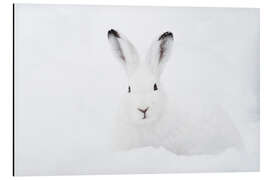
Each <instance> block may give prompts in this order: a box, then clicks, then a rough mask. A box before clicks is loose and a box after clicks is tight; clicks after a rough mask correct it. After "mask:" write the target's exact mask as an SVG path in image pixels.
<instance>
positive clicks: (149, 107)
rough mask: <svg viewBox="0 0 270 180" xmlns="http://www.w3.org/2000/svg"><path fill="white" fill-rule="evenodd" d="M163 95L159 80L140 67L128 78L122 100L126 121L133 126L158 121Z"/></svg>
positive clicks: (145, 68)
mask: <svg viewBox="0 0 270 180" xmlns="http://www.w3.org/2000/svg"><path fill="white" fill-rule="evenodd" d="M165 100H166V97H165V93H164V92H163V90H162V87H161V84H160V82H159V79H158V77H157V76H155V74H153V73H152V72H151V71H150V70H149V68H148V67H147V66H144V65H140V67H138V69H137V70H136V71H135V72H134V74H133V75H132V76H131V77H130V78H129V83H128V88H127V92H126V97H125V100H124V104H125V105H124V106H125V107H128V108H125V111H126V112H125V113H126V114H127V116H128V119H126V120H127V121H129V122H132V123H135V124H145V123H152V122H154V121H158V120H159V119H160V117H161V116H162V114H163V112H164V105H165Z"/></svg>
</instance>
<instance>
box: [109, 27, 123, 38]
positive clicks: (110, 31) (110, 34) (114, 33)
mask: <svg viewBox="0 0 270 180" xmlns="http://www.w3.org/2000/svg"><path fill="white" fill-rule="evenodd" d="M110 36H115V37H117V38H120V35H119V33H118V32H117V31H116V30H114V29H111V30H109V31H108V37H110Z"/></svg>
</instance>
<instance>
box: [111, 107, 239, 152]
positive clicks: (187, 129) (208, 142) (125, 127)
mask: <svg viewBox="0 0 270 180" xmlns="http://www.w3.org/2000/svg"><path fill="white" fill-rule="evenodd" d="M123 108H124V107H121V106H120V109H121V110H120V112H119V113H118V116H117V118H116V119H115V122H114V123H115V127H114V136H113V142H114V148H115V149H116V150H120V151H121V150H130V149H134V148H139V147H147V146H152V147H156V148H159V147H163V148H166V149H167V150H169V151H171V152H173V153H175V154H188V155H192V154H213V153H218V152H222V151H224V150H226V149H227V148H230V147H240V146H241V138H240V136H239V134H238V131H237V129H236V128H235V127H234V126H233V122H231V121H230V118H228V117H227V116H226V113H225V112H223V111H222V110H221V109H215V112H213V111H212V112H211V110H209V109H208V111H207V110H205V109H204V110H205V111H201V112H199V113H197V114H196V115H194V114H193V113H191V112H187V111H184V110H183V111H181V107H178V108H173V107H171V106H168V107H167V108H168V109H166V111H165V113H164V115H163V116H162V117H161V119H160V120H159V121H156V122H154V123H151V124H144V125H134V124H129V123H126V121H124V122H123V119H124V118H127V117H126V116H125V115H124V113H123V112H122V110H123ZM169 108H170V109H169ZM182 108H183V109H185V110H186V109H187V108H188V107H182ZM192 108H193V109H196V107H194V106H193V107H192ZM179 109H180V110H179ZM177 114H178V115H177Z"/></svg>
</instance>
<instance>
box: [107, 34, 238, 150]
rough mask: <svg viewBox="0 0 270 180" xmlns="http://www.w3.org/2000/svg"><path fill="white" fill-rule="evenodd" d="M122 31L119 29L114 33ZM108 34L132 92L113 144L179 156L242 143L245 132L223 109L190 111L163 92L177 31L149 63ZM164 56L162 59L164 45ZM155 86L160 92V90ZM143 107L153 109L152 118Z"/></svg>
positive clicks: (122, 39) (126, 97) (152, 53)
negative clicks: (241, 133)
mask: <svg viewBox="0 0 270 180" xmlns="http://www.w3.org/2000/svg"><path fill="white" fill-rule="evenodd" d="M114 32H116V31H114ZM118 35H119V36H120V37H116V36H115V35H114V34H113V33H111V34H110V33H109V34H108V38H109V42H110V44H111V47H112V49H113V52H114V54H115V55H116V57H117V59H118V60H119V61H120V62H121V64H123V66H124V68H125V70H126V72H127V75H128V81H129V82H128V85H129V86H130V88H131V92H130V93H128V92H127V93H126V94H125V95H124V97H123V99H122V100H121V103H120V107H119V112H118V116H117V118H116V120H115V123H114V124H115V127H114V135H113V143H114V147H115V148H116V149H118V150H129V149H132V148H138V147H145V146H152V147H161V146H162V147H164V148H166V149H167V150H169V151H171V152H173V153H175V154H210V153H218V152H220V151H223V150H225V149H226V148H228V147H231V146H238V145H240V144H241V140H240V136H239V133H238V131H237V129H236V128H235V127H234V125H233V123H232V122H231V121H230V118H229V117H228V116H227V115H226V114H225V113H224V112H223V111H222V108H219V107H217V108H215V109H214V110H211V109H207V110H205V111H204V110H203V108H197V109H202V110H201V112H200V113H198V112H197V113H194V114H192V113H188V112H190V111H188V110H187V109H188V108H193V109H196V108H194V107H187V106H184V105H183V107H175V106H173V105H171V103H170V102H171V101H169V100H168V99H167V96H166V94H165V92H164V90H163V87H162V84H161V82H160V75H161V73H162V72H163V69H164V65H165V63H166V62H167V60H168V59H169V55H170V51H171V49H172V44H173V36H172V34H169V33H167V36H163V38H162V39H156V40H154V42H153V43H152V45H151V46H150V49H149V52H148V54H147V56H146V59H145V60H144V61H140V59H139V56H138V54H137V51H136V49H135V48H134V46H133V45H132V44H131V43H130V42H129V41H128V40H127V38H125V37H124V36H123V35H122V34H120V33H119V32H118ZM161 44H162V48H163V56H162V58H160V53H161V51H160V48H161ZM154 84H156V85H157V88H158V90H154ZM138 108H139V109H146V108H149V109H148V110H147V112H146V118H145V119H143V117H144V114H143V113H142V112H140V111H139V110H138Z"/></svg>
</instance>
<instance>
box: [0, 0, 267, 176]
mask: <svg viewBox="0 0 270 180" xmlns="http://www.w3.org/2000/svg"><path fill="white" fill-rule="evenodd" d="M26 2H27V1H26ZM35 2H36V1H35ZM42 2H44V1H42ZM47 2H49V1H47ZM59 2H60V1H59ZM254 2H255V1H254ZM254 2H248V1H247V2H238V3H237V2H236V3H229V2H228V1H226V3H225V2H223V3H222V2H221V3H215V2H208V3H205V4H202V3H199V2H193V4H192V3H191V2H186V3H182V4H181V3H180V2H179V3H172V4H171V5H178V6H179V5H180V6H228V7H231V6H236V7H239V6H241V7H254V6H255V7H261V8H262V10H261V22H262V24H263V26H262V30H261V42H262V43H263V44H262V47H261V52H262V56H261V70H262V71H261V73H262V74H263V73H266V72H267V71H264V69H267V62H265V60H266V58H267V57H268V56H264V53H267V49H266V51H265V48H264V47H266V48H267V44H264V43H265V41H266V40H268V39H267V38H268V37H269V36H268V35H267V34H265V33H264V32H267V29H266V28H268V29H269V27H267V26H266V25H264V23H266V19H267V17H266V15H267V14H265V13H267V12H266V11H267V10H264V8H266V7H265V6H266V5H263V4H260V3H254ZM65 3H69V2H68V1H65ZM76 3H83V4H85V3H87V2H86V1H80V2H79V1H76ZM100 3H101V2H99V4H100ZM166 3H167V4H158V3H157V4H153V3H151V2H149V3H139V4H136V5H170V3H168V2H166ZM104 4H108V3H104ZM109 4H110V3H109ZM118 4H121V5H128V4H126V3H121V2H119V3H118ZM134 5H135V4H134ZM1 8H4V9H3V10H2V9H1V18H3V19H4V20H3V21H2V19H1V22H6V24H2V26H1V30H4V31H5V32H3V33H1V55H2V52H3V55H4V57H2V58H1V63H3V65H2V64H1V66H0V67H1V71H0V72H1V76H0V77H1V123H3V125H2V124H1V131H0V132H1V136H0V137H1V163H3V164H1V171H0V172H1V173H2V172H4V173H5V176H6V177H9V176H10V174H11V166H12V161H11V157H12V148H11V147H12V146H11V145H12V144H11V135H12V131H11V130H12V124H11V120H12V116H11V115H12V108H11V107H12V101H11V98H12V88H11V85H12V81H11V80H12V76H11V75H12V71H11V70H12V63H11V59H12V41H11V37H12V21H11V20H12V5H11V4H8V3H7V5H6V6H1ZM2 13H6V14H2ZM264 14H265V15H264ZM8 15H9V16H8ZM8 17H10V18H8ZM264 28H265V29H264ZM8 34H9V35H8ZM3 39H4V40H3ZM3 42H4V44H3ZM4 73H5V74H4ZM265 75H266V74H265ZM2 78H3V80H4V81H5V83H2ZM264 78H266V76H262V79H261V82H262V90H261V97H263V99H262V100H261V102H262V103H263V104H262V106H261V113H262V114H261V117H262V119H261V120H262V133H263V135H262V148H261V149H262V153H261V155H262V159H261V163H262V168H261V169H262V172H261V173H248V174H243V173H237V174H222V176H221V174H197V175H192V176H191V175H186V174H184V175H183V174H182V175H174V176H175V177H176V178H177V177H178V178H179V177H182V178H195V177H196V176H198V177H200V178H201V176H205V178H219V179H222V178H226V179H227V178H232V177H233V176H235V177H237V178H240V177H239V176H243V178H247V179H248V178H255V177H257V176H260V177H263V176H264V173H265V172H267V169H266V168H267V165H266V161H267V160H268V158H267V157H268V156H267V154H266V153H264V152H267V146H266V144H265V143H266V142H265V141H264V137H267V134H266V133H267V132H265V131H264V129H265V128H267V122H266V121H265V120H267V117H266V116H264V113H266V112H265V109H266V108H264V107H267V106H266V100H267V95H266V94H265V93H264V92H267V86H265V84H263V83H264V81H263V80H264ZM266 81H267V80H266ZM268 90H269V89H268ZM2 91H3V92H2ZM268 92H269V91H268ZM2 96H3V97H2ZM3 100H6V101H3ZM2 103H3V104H2ZM2 116H3V117H2ZM2 139H3V141H4V142H3V143H2ZM268 148H269V147H268ZM268 152H269V151H268ZM4 160H5V161H4ZM1 175H2V174H1ZM139 176H142V177H145V178H149V175H139ZM151 176H155V177H154V178H158V177H161V178H162V177H164V176H170V177H174V176H172V175H160V176H157V175H151ZM114 177H116V176H114ZM135 177H136V176H135ZM69 178H73V177H69ZM82 178H85V177H82ZM86 178H87V177H86ZM88 178H89V177H88ZM98 178H106V177H102V176H98ZM117 178H119V177H117ZM26 179H28V178H26Z"/></svg>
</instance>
